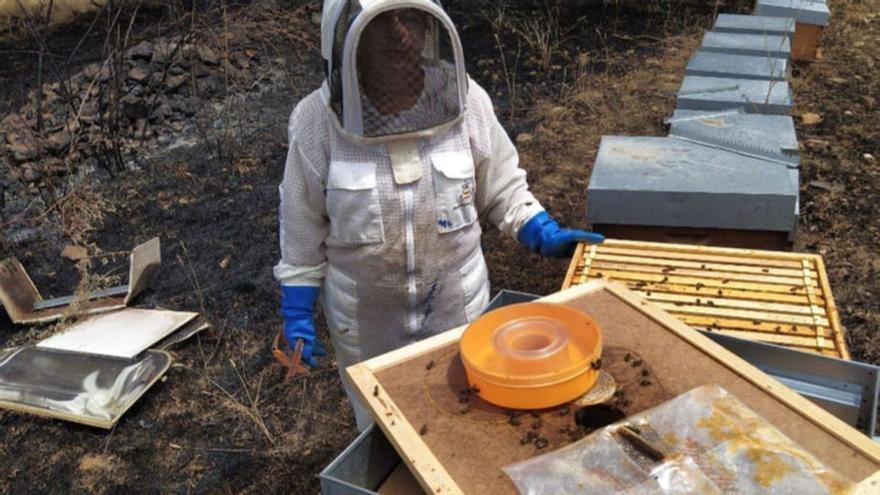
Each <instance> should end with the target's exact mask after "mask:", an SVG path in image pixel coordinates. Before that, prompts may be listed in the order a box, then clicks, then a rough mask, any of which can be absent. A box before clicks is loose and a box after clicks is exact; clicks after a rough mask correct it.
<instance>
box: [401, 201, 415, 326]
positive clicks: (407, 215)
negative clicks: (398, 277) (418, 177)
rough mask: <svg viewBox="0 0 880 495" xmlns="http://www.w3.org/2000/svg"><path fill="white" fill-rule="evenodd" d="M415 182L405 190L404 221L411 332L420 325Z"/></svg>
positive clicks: (408, 319)
mask: <svg viewBox="0 0 880 495" xmlns="http://www.w3.org/2000/svg"><path fill="white" fill-rule="evenodd" d="M413 188H414V185H413V184H409V185H407V186H405V188H404V190H403V208H404V215H403V216H404V222H405V224H406V225H405V231H406V291H407V295H408V296H409V315H408V318H407V321H408V325H407V326H408V327H409V331H410V333H415V331H416V330H417V329H418V326H419V317H418V312H417V311H416V309H417V307H418V300H419V299H418V298H419V295H418V289H417V286H416V239H415V226H414V223H415V211H414V203H415V199H414V193H413Z"/></svg>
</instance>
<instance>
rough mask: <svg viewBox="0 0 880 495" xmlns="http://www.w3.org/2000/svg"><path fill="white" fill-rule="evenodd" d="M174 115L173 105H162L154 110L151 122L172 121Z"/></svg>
mask: <svg viewBox="0 0 880 495" xmlns="http://www.w3.org/2000/svg"><path fill="white" fill-rule="evenodd" d="M173 115H174V109H172V108H171V105H169V104H168V103H160V104H159V105H158V106H157V107H156V108H155V109H153V113H152V115H150V120H152V121H154V122H162V121H164V120H165V119H170V118H171V117H172V116H173Z"/></svg>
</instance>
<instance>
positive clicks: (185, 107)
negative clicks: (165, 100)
mask: <svg viewBox="0 0 880 495" xmlns="http://www.w3.org/2000/svg"><path fill="white" fill-rule="evenodd" d="M171 108H172V109H173V110H174V111H176V112H180V113H182V114H184V115H186V116H187V117H192V116H193V115H195V114H196V109H195V107H194V106H193V104H192V103H190V102H189V101H188V100H186V99H184V98H180V97H178V98H175V99H173V100H171Z"/></svg>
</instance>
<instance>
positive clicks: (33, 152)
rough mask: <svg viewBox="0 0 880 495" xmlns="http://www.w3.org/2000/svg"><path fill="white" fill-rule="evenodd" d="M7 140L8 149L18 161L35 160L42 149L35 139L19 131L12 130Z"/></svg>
mask: <svg viewBox="0 0 880 495" xmlns="http://www.w3.org/2000/svg"><path fill="white" fill-rule="evenodd" d="M6 141H7V143H8V144H7V146H6V149H7V151H9V154H10V155H12V161H14V162H16V163H22V162H27V161H30V160H33V159H35V158H37V156H39V154H40V152H41V151H42V150H41V149H40V147H39V146H38V145H37V144H36V143H35V142H34V140H33V139H29V138H28V136H23V135H21V134H18V133H14V132H10V133H9V134H7V135H6Z"/></svg>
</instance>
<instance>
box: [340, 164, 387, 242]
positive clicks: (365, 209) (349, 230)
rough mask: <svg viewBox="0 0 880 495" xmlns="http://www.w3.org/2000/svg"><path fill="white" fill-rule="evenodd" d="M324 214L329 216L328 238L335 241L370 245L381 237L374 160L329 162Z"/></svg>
mask: <svg viewBox="0 0 880 495" xmlns="http://www.w3.org/2000/svg"><path fill="white" fill-rule="evenodd" d="M327 215H328V216H329V217H330V238H332V239H333V240H335V241H338V242H341V243H346V244H373V243H379V242H382V241H383V240H384V231H383V228H382V209H381V208H380V206H379V189H378V187H377V181H376V164H375V163H372V162H342V161H335V162H331V163H330V169H329V171H328V174H327Z"/></svg>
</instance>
